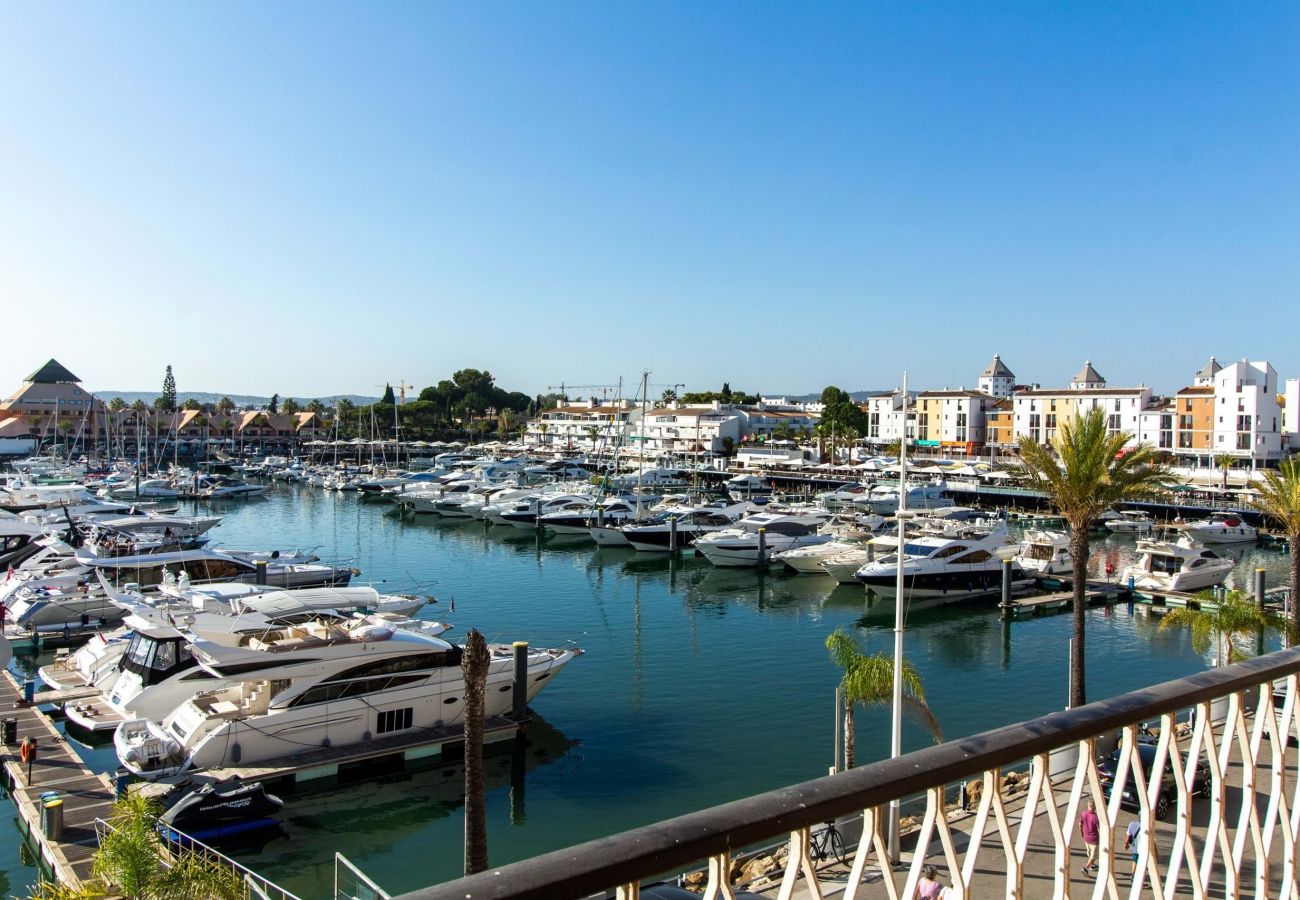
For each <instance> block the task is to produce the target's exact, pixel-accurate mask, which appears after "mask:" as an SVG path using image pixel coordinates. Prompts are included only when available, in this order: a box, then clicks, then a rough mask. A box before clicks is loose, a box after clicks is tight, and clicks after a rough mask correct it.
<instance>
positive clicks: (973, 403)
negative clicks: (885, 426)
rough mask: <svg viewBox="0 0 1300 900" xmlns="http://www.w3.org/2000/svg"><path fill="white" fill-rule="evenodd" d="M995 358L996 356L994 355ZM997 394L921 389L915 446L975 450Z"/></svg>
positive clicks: (982, 438)
mask: <svg viewBox="0 0 1300 900" xmlns="http://www.w3.org/2000/svg"><path fill="white" fill-rule="evenodd" d="M995 359H996V357H995ZM997 402H998V398H996V397H994V396H992V395H990V394H985V393H982V392H980V391H968V390H965V389H961V390H955V391H950V390H943V391H924V392H922V393H921V394H918V395H917V398H916V404H915V409H916V420H915V439H916V443H917V445H918V446H921V447H937V448H940V449H941V450H946V451H949V452H952V453H959V454H966V453H975V452H976V451H977V450H978V449H979V448H980V447H983V446H984V443H985V440H986V438H987V421H986V416H987V413H988V411H989V410H990V409H992V408H993V407H994V406H995V405H996V404H997Z"/></svg>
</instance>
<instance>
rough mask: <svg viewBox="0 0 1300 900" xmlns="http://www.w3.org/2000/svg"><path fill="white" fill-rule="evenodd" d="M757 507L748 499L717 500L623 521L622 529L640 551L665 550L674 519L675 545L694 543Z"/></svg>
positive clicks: (667, 547)
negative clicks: (641, 519)
mask: <svg viewBox="0 0 1300 900" xmlns="http://www.w3.org/2000/svg"><path fill="white" fill-rule="evenodd" d="M754 509H756V507H754V506H753V505H752V504H749V503H728V502H727V501H725V500H717V501H713V502H711V503H707V504H705V505H704V506H699V507H695V508H693V509H687V510H675V511H674V510H667V511H665V512H662V513H659V514H658V515H657V516H656V517H655V519H653V520H652V521H649V522H638V523H633V524H631V525H624V526H623V528H622V529H620V530H621V532H622V534H623V537H624V538H625V539H626V541H627V543H629V544H631V545H632V548H633V549H635V550H640V551H643V552H651V553H653V552H667V551H668V550H669V549H671V546H670V545H671V544H672V532H673V523H672V520H673V519H674V518H675V519H676V520H677V549H679V550H680V549H684V548H686V547H690V546H693V545H694V544H695V542H696V540H698V539H699V538H700V537H702V536H703V535H706V534H710V533H712V532H714V531H721V530H722V529H724V528H734V527H735V524H736V520H738V519H739V518H740V517H741V516H742V515H744V514H745V513H747V512H751V511H753V510H754Z"/></svg>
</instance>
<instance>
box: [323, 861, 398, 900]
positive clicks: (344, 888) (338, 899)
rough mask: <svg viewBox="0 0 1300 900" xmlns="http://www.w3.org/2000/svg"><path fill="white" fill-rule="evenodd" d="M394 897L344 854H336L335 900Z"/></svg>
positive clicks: (385, 898) (367, 899) (386, 898)
mask: <svg viewBox="0 0 1300 900" xmlns="http://www.w3.org/2000/svg"><path fill="white" fill-rule="evenodd" d="M391 896H392V895H391V894H389V893H388V892H387V891H385V890H384V889H383V888H381V887H380V886H379V885H377V884H375V883H374V882H373V881H371V880H370V878H369V877H367V876H366V873H365V872H362V871H361V870H360V869H358V868H357V867H356V866H355V865H354V864H353V862H352V860H350V859H348V858H347V857H346V856H344V855H343V854H342V853H338V852H335V854H334V900H389V898H390V897H391Z"/></svg>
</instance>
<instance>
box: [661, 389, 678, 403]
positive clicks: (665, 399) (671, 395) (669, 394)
mask: <svg viewBox="0 0 1300 900" xmlns="http://www.w3.org/2000/svg"><path fill="white" fill-rule="evenodd" d="M676 399H677V391H675V390H673V389H672V388H665V389H664V392H663V393H662V394H660V395H659V402H660V403H665V404H667V403H672V402H673V401H674V400H676Z"/></svg>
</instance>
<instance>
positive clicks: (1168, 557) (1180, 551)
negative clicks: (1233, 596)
mask: <svg viewBox="0 0 1300 900" xmlns="http://www.w3.org/2000/svg"><path fill="white" fill-rule="evenodd" d="M1137 552H1138V558H1137V561H1136V562H1134V563H1133V564H1132V565H1129V566H1127V567H1125V569H1124V570H1123V572H1121V573H1120V578H1121V580H1122V581H1125V582H1128V581H1131V582H1132V584H1133V587H1134V588H1136V589H1138V590H1144V589H1145V590H1158V591H1199V590H1201V589H1202V588H1208V587H1213V586H1215V585H1216V584H1222V583H1223V582H1224V580H1225V579H1226V578H1227V577H1228V573H1229V572H1231V571H1232V570H1233V569H1234V568H1235V567H1236V562H1235V561H1233V560H1231V559H1226V558H1224V557H1222V556H1219V554H1217V553H1215V552H1214V551H1213V550H1208V549H1206V548H1205V546H1203V545H1202V544H1198V543H1196V542H1195V541H1193V540H1192V539H1191V538H1189V537H1187V536H1186V535H1184V536H1182V537H1180V538H1179V539H1178V540H1177V541H1138V545H1137Z"/></svg>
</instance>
